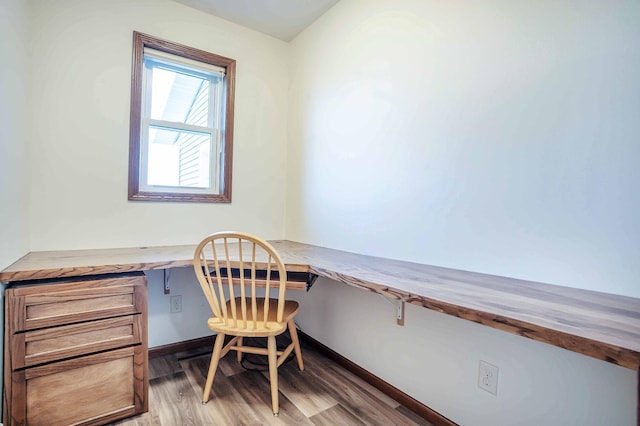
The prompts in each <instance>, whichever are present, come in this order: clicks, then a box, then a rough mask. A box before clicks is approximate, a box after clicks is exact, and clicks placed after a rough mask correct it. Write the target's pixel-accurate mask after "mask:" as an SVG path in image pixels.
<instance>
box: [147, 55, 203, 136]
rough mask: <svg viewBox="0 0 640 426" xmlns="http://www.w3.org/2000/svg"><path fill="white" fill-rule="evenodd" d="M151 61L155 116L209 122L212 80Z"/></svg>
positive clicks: (176, 120)
mask: <svg viewBox="0 0 640 426" xmlns="http://www.w3.org/2000/svg"><path fill="white" fill-rule="evenodd" d="M150 64H151V66H152V68H151V69H150V70H149V71H150V72H151V79H152V80H151V118H153V119H156V120H165V121H173V122H177V123H187V124H193V125H196V126H208V125H209V104H210V102H209V97H210V96H209V94H210V89H209V88H210V81H209V80H208V79H206V78H202V77H196V76H193V75H187V74H184V73H182V72H179V71H176V70H171V69H166V68H164V67H160V66H158V64H156V63H154V62H150Z"/></svg>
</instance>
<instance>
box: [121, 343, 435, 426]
mask: <svg viewBox="0 0 640 426" xmlns="http://www.w3.org/2000/svg"><path fill="white" fill-rule="evenodd" d="M210 356H211V355H210V348H203V350H200V351H198V350H190V351H186V352H180V353H176V354H170V355H164V356H160V357H156V358H152V359H150V360H149V369H150V371H153V376H154V378H152V379H150V380H149V412H148V413H144V414H141V415H138V416H135V417H132V418H129V419H125V420H122V421H119V422H116V423H112V424H113V425H118V426H175V425H194V426H208V425H216V426H227V425H256V426H257V425H273V426H283V425H302V426H305V425H307V426H311V425H362V424H366V425H381V426H382V425H384V426H386V425H390V424H394V425H430V423H428V422H427V421H426V420H424V419H422V418H420V417H418V416H417V415H416V414H414V413H413V412H411V411H409V410H408V409H407V408H406V407H404V406H402V405H399V404H398V403H397V402H395V401H393V402H389V401H388V399H389V397H387V396H386V395H383V394H381V393H380V391H378V390H377V389H375V388H373V387H372V386H370V385H369V384H368V383H366V382H364V381H363V380H362V379H359V378H358V377H356V376H354V375H353V374H352V373H350V372H348V371H346V370H345V369H344V368H342V367H341V366H340V365H338V364H336V363H334V362H333V361H331V360H330V359H328V358H325V357H324V356H323V355H322V354H320V353H318V352H317V350H316V349H314V348H312V347H309V348H306V347H304V346H303V357H304V359H305V371H303V372H300V371H299V370H298V367H297V364H296V362H295V361H293V362H286V363H285V364H283V365H282V366H281V367H280V368H279V375H278V387H279V390H280V416H279V417H274V416H273V414H272V412H271V396H270V395H271V394H270V386H269V380H268V376H265V375H264V374H265V372H264V371H263V372H256V371H248V370H244V369H242V368H241V367H239V363H238V362H237V360H236V357H235V353H234V352H232V353H229V354H228V355H227V356H226V357H224V358H223V359H222V360H220V364H219V365H220V368H219V371H218V372H217V374H216V377H215V381H214V384H213V390H212V394H211V399H210V401H209V402H208V403H207V404H206V405H203V404H202V402H201V399H202V390H203V387H204V383H205V380H206V374H207V370H208V368H209V360H210ZM225 372H226V373H225Z"/></svg>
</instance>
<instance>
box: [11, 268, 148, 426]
mask: <svg viewBox="0 0 640 426" xmlns="http://www.w3.org/2000/svg"><path fill="white" fill-rule="evenodd" d="M146 411H148V360H147V281H146V277H145V276H144V274H142V273H134V274H119V275H112V276H104V275H103V276H95V277H82V278H77V279H73V280H67V281H60V280H58V281H43V282H38V283H29V284H26V285H25V284H22V283H21V284H20V285H16V286H9V287H8V288H7V290H6V291H5V358H4V401H3V422H4V424H5V425H7V426H8V425H23V424H27V425H47V426H53V425H71V424H81V425H99V424H104V423H108V422H111V421H114V420H117V419H121V418H125V417H129V416H132V415H135V414H139V413H143V412H146Z"/></svg>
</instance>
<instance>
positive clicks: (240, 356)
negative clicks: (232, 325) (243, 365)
mask: <svg viewBox="0 0 640 426" xmlns="http://www.w3.org/2000/svg"><path fill="white" fill-rule="evenodd" d="M236 346H238V347H241V346H242V337H238V341H237V342H236ZM242 355H243V353H242V351H237V356H238V362H242Z"/></svg>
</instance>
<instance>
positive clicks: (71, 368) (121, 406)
mask: <svg viewBox="0 0 640 426" xmlns="http://www.w3.org/2000/svg"><path fill="white" fill-rule="evenodd" d="M144 352H145V351H144V350H143V349H142V347H141V346H134V347H129V348H124V349H116V350H113V351H108V352H102V353H99V354H95V355H89V356H85V357H79V358H75V359H72V360H67V361H62V362H57V363H52V364H47V365H44V366H40V367H34V368H28V369H26V370H20V371H16V372H14V373H13V374H12V381H13V382H14V387H18V388H19V389H15V391H19V392H20V394H22V395H25V396H26V398H25V399H23V400H18V401H15V403H14V404H12V405H11V408H10V411H11V414H10V415H11V422H10V423H9V424H28V425H31V426H38V425H46V426H55V425H71V424H82V425H97V424H104V423H108V422H110V421H114V420H117V419H120V418H124V417H128V416H132V415H135V414H138V413H142V412H144V411H146V410H147V409H148V408H147V407H146V406H145V405H146V401H147V396H148V395H147V394H146V386H145V385H144V383H145V381H146V376H145V375H144V371H145V366H146V356H145V353H144Z"/></svg>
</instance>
